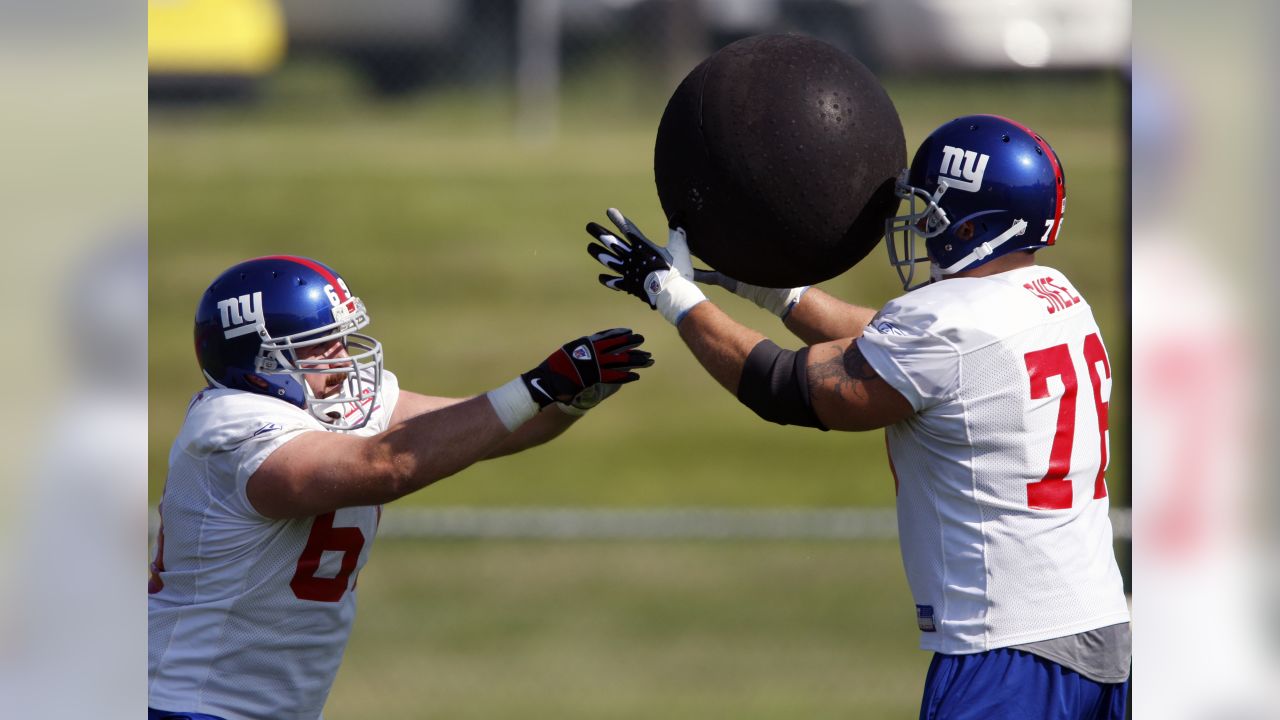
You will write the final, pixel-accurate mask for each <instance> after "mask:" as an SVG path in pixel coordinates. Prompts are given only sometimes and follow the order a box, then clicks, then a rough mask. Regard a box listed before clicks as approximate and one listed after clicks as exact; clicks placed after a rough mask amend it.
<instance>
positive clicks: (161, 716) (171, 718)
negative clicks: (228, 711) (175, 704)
mask: <svg viewBox="0 0 1280 720" xmlns="http://www.w3.org/2000/svg"><path fill="white" fill-rule="evenodd" d="M147 720H224V718H220V717H218V716H217V715H205V714H204V713H189V712H173V711H172V710H156V709H154V708H147Z"/></svg>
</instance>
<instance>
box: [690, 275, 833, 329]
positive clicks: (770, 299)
mask: <svg viewBox="0 0 1280 720" xmlns="http://www.w3.org/2000/svg"><path fill="white" fill-rule="evenodd" d="M693 279H694V280H696V281H697V282H700V283H702V284H704V285H719V286H720V287H722V288H724V289H725V290H728V291H729V292H731V293H733V294H734V295H737V296H738V297H740V298H746V299H747V300H750V301H751V302H753V303H755V304H756V305H758V306H760V307H762V308H764V309H765V310H768V311H769V312H771V313H773V314H774V315H777V316H778V317H780V318H784V319H785V318H786V317H787V313H789V312H791V308H794V307H795V306H796V304H797V303H799V302H800V296H801V295H804V293H805V291H806V290H808V289H809V286H808V285H805V286H802V287H794V288H770V287H761V286H760V285H752V284H750V283H744V282H742V281H741V280H736V279H734V278H731V277H729V276H728V275H725V274H724V273H722V272H720V271H719V270H694V271H693Z"/></svg>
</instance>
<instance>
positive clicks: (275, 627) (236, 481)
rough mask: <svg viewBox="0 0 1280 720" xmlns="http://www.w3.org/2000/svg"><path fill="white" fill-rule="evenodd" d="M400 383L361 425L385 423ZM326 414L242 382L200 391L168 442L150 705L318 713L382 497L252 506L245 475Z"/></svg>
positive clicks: (385, 390) (285, 718) (234, 713)
mask: <svg viewBox="0 0 1280 720" xmlns="http://www.w3.org/2000/svg"><path fill="white" fill-rule="evenodd" d="M399 394H400V391H399V385H398V383H397V382H396V378H395V376H394V375H393V374H392V373H390V372H388V371H385V370H384V371H383V381H382V394H381V396H380V398H379V404H380V407H378V408H375V409H374V411H373V415H372V418H371V419H370V421H369V423H368V424H367V425H365V427H363V428H361V429H359V430H356V431H353V434H356V435H361V436H368V435H373V434H376V433H379V432H382V431H383V430H385V429H386V428H387V426H388V424H389V423H390V418H391V413H392V410H393V409H394V408H395V404H396V400H397V399H398V397H399ZM313 431H322V432H327V431H326V430H325V425H324V424H323V423H321V422H320V421H318V420H316V419H315V418H314V417H312V416H311V414H310V413H308V412H306V411H305V410H303V409H301V408H299V407H297V406H294V405H291V404H289V403H287V402H284V401H281V400H278V399H275V398H272V397H268V396H265V395H256V394H253V393H248V392H243V391H239V390H218V389H206V390H204V391H202V392H200V393H199V394H197V395H196V396H195V398H194V399H193V400H192V401H191V406H190V408H189V409H188V411H187V419H186V421H185V422H184V423H183V426H182V430H181V432H180V433H179V434H178V438H177V440H175V441H174V443H173V448H172V450H171V451H170V453H169V476H168V478H167V480H166V482H165V489H164V497H163V499H162V501H161V505H160V513H161V533H160V536H159V537H158V538H157V542H156V548H155V554H154V559H153V564H152V576H151V585H150V588H149V591H150V602H149V608H148V616H149V621H150V633H149V636H150V637H149V645H150V675H149V677H150V685H149V703H150V706H151V707H153V708H157V709H161V710H170V711H185V712H202V713H209V714H213V715H219V716H222V717H225V718H227V719H228V720H265V719H267V718H270V719H271V720H315V719H316V718H318V717H320V714H321V710H322V708H323V707H324V703H325V698H326V697H327V696H328V694H329V688H330V687H331V686H332V685H333V680H334V676H335V675H337V672H338V666H339V664H340V663H341V661H342V653H343V650H344V648H345V647H346V644H347V638H348V636H349V635H350V633H351V624H352V621H353V619H354V617H355V611H356V599H355V587H356V576H357V574H358V573H359V571H360V568H361V567H363V566H364V563H365V560H366V559H367V558H368V556H369V546H370V545H371V544H372V542H373V537H374V533H375V532H376V531H377V528H378V518H379V516H380V514H381V508H380V507H355V508H343V509H341V510H338V511H336V512H331V513H326V514H324V515H320V516H317V517H314V518H303V519H299V520H271V519H268V518H266V517H263V516H262V515H260V514H258V512H257V511H255V510H254V509H253V506H252V505H250V504H249V500H248V498H247V497H246V495H245V484H246V482H247V481H248V479H249V477H250V476H251V475H253V473H254V472H255V471H256V470H257V469H258V467H259V466H260V465H262V462H263V461H264V460H266V458H267V456H268V455H270V454H271V453H272V452H273V451H274V450H275V449H276V448H278V447H280V446H281V445H283V444H285V443H286V442H288V441H289V440H292V439H293V438H295V437H297V436H298V435H300V434H302V433H305V432H313Z"/></svg>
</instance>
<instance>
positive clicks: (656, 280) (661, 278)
mask: <svg viewBox="0 0 1280 720" xmlns="http://www.w3.org/2000/svg"><path fill="white" fill-rule="evenodd" d="M608 216H609V219H610V220H611V221H613V224H614V225H617V226H618V231H619V232H620V233H621V234H622V237H621V239H619V237H618V233H615V232H613V231H612V230H608V229H606V228H605V227H604V226H602V225H600V224H598V223H594V222H592V223H587V232H588V233H590V235H591V237H593V238H595V239H596V240H598V241H599V243H598V244H597V243H589V244H588V245H587V253H589V254H590V255H591V257H593V258H595V260H596V262H598V263H600V264H601V265H603V266H604V267H605V269H607V270H610V271H612V272H615V273H618V274H617V275H600V284H601V285H604V286H605V287H608V288H613V289H614V290H620V291H622V292H625V293H627V294H629V295H634V296H636V297H638V298H640V299H641V300H643V301H645V302H646V303H648V304H649V307H651V308H653V309H655V310H657V311H658V312H659V313H661V314H662V317H664V318H666V319H667V321H668V322H670V323H671V324H672V325H676V324H678V323H679V322H680V319H681V318H683V317H684V316H685V314H686V313H688V312H689V310H691V309H692V308H693V306H694V305H697V304H698V303H700V302H702V301H703V300H706V299H707V298H706V296H705V295H703V294H702V291H701V290H699V289H698V286H697V285H694V284H693V263H692V261H691V260H690V257H689V247H688V243H687V242H686V240H685V234H684V230H682V229H680V228H672V229H671V230H670V232H669V233H668V238H667V246H666V247H661V246H659V245H656V244H654V242H653V241H652V240H650V239H649V238H647V237H645V236H644V233H642V232H640V228H638V227H636V226H635V223H633V222H631V221H630V220H628V219H627V218H626V216H624V215H623V214H622V213H621V212H619V211H618V210H617V209H616V208H609V210H608Z"/></svg>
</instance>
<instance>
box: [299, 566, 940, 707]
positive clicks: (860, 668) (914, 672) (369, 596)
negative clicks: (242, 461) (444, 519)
mask: <svg viewBox="0 0 1280 720" xmlns="http://www.w3.org/2000/svg"><path fill="white" fill-rule="evenodd" d="M360 605H361V607H360V614H359V618H358V619H357V620H356V630H355V632H354V633H353V635H352V640H351V644H350V646H349V649H348V653H347V658H346V660H345V662H344V663H343V668H342V670H341V671H340V672H339V674H338V680H337V683H336V684H335V686H334V690H333V694H332V696H331V700H330V702H329V705H328V707H327V708H326V711H325V717H326V718H329V719H330V720H346V719H349V720H359V719H361V718H371V717H396V718H406V719H408V718H462V719H475V720H489V719H491V718H547V719H548V720H550V719H551V718H556V719H565V720H571V719H581V720H590V719H595V718H618V719H622V718H633V719H634V720H650V719H651V718H660V717H661V718H708V719H712V718H724V719H725V720H743V719H750V718H806V719H808V718H814V719H818V718H850V717H859V718H884V719H885V720H893V719H896V718H902V719H904V720H905V719H906V718H914V717H915V716H916V713H917V712H918V708H919V702H920V690H921V688H922V686H923V680H924V673H925V670H926V668H927V666H928V662H929V656H928V655H927V654H926V653H923V652H920V651H919V650H917V649H916V647H915V640H914V637H913V636H914V635H915V633H914V624H913V623H914V621H913V618H912V615H911V611H912V606H911V598H910V595H909V594H908V593H907V589H906V583H905V580H904V579H903V577H902V568H901V563H900V560H899V559H898V552H897V546H896V543H894V542H892V541H888V542H885V541H880V542H860V543H835V542H826V543H817V542H766V543H757V542H745V543H732V544H725V543H677V542H670V543H644V542H636V543H630V542H629V543H595V542H573V543H563V542H532V543H508V542H458V543H418V542H399V541H389V542H386V541H380V542H379V545H378V547H377V548H375V550H374V559H373V560H371V562H370V563H369V566H368V567H367V568H366V569H365V571H364V572H363V573H362V574H361V576H360ZM890 618H892V620H890Z"/></svg>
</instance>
